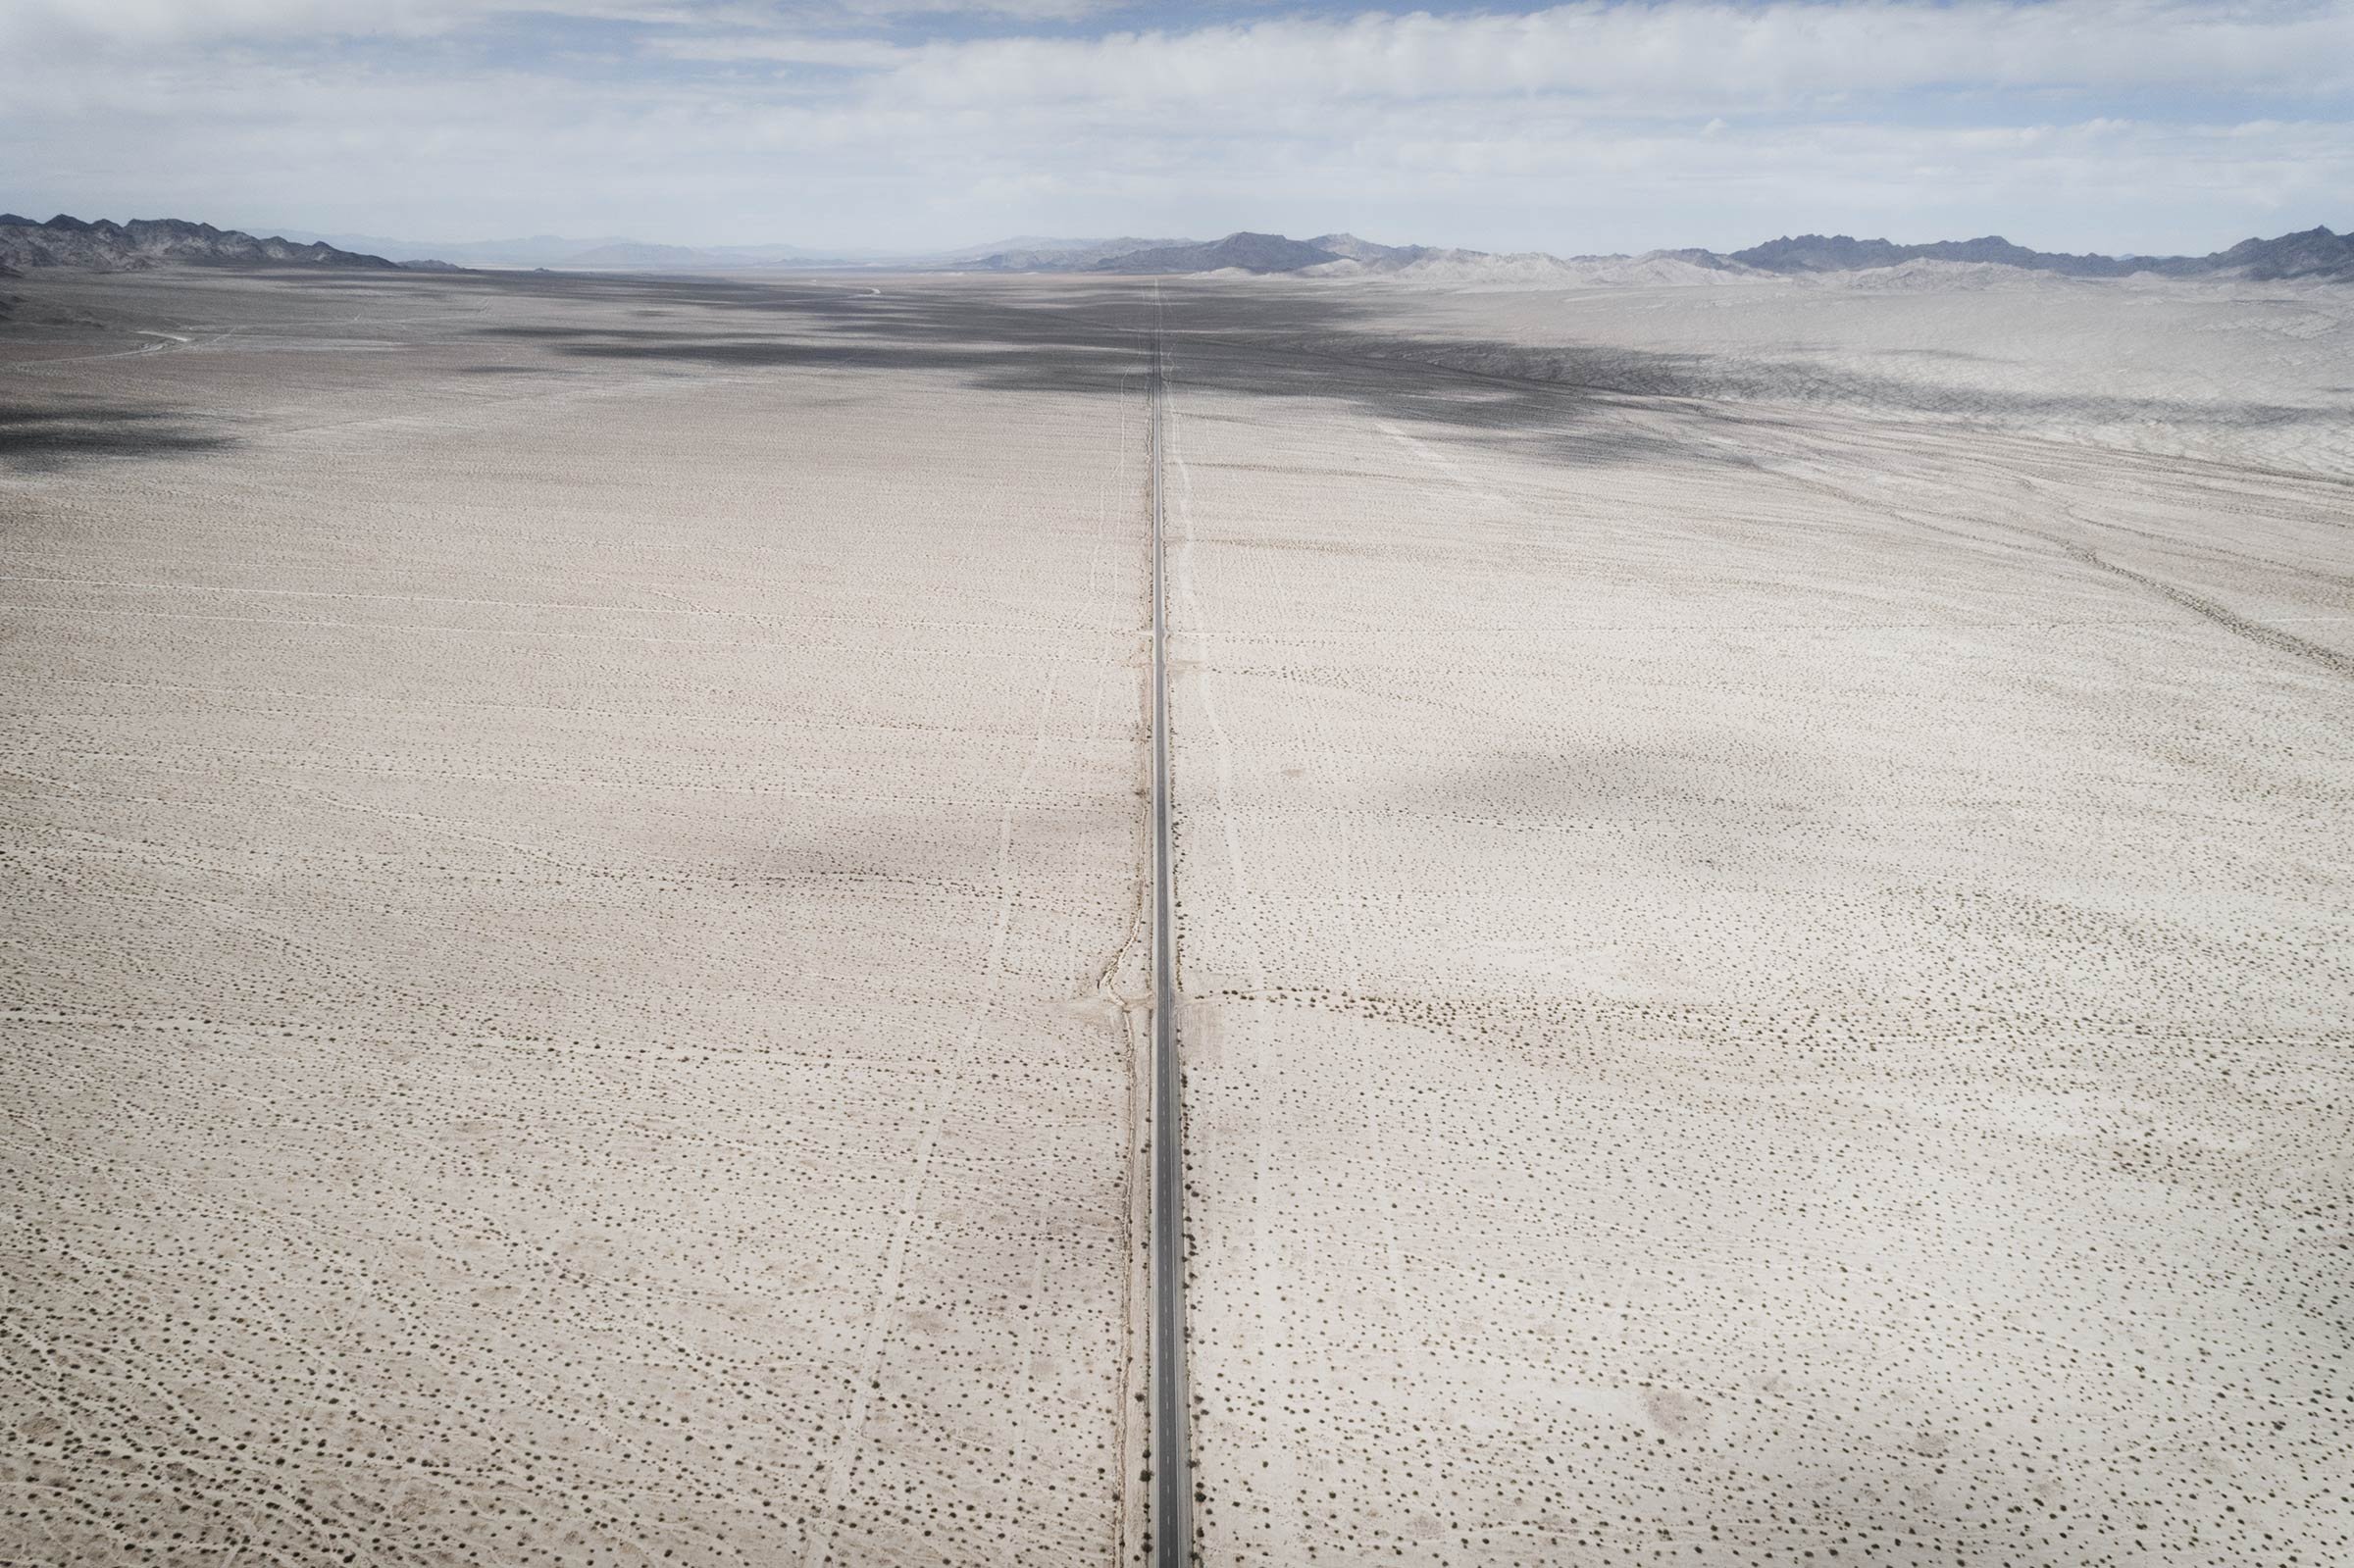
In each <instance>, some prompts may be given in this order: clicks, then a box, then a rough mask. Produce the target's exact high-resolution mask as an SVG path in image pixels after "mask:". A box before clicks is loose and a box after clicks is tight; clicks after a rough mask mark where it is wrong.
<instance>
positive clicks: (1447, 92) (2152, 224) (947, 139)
mask: <svg viewBox="0 0 2354 1568" xmlns="http://www.w3.org/2000/svg"><path fill="white" fill-rule="evenodd" d="M0 61H5V62H7V65H6V69H5V71H4V72H0V145H5V146H6V147H7V148H8V152H7V155H6V157H5V158H4V159H0V207H8V208H13V209H15V210H18V211H25V212H29V213H31V215H32V216H34V217H46V216H48V214H49V213H51V212H53V211H59V210H63V211H69V212H73V213H76V214H77V215H80V216H83V217H100V216H103V217H116V218H125V217H134V216H136V217H162V216H173V217H190V218H201V219H205V220H209V221H212V222H215V223H220V224H224V225H229V226H233V227H239V228H262V227H267V228H302V229H311V230H324V231H330V232H364V233H374V234H389V235H395V236H399V237H403V238H419V239H428V238H439V239H479V238H491V237H506V236H509V235H515V234H525V233H534V232H543V231H552V232H558V233H565V234H573V235H583V236H595V235H607V234H626V235H630V236H634V237H639V238H646V239H659V240H668V241H673V242H681V243H701V244H715V243H745V244H749V243H761V242H769V241H784V242H789V243H798V244H804V245H812V246H818V247H836V246H865V247H876V248H912V247H926V246H947V245H953V244H962V243H968V242H976V241H981V240H987V239H992V238H997V237H1000V236H1004V235H1011V234H1017V233H1050V234H1117V233H1127V234H1143V235H1163V234H1169V235H1175V234H1184V235H1193V236H1215V235H1217V234H1220V233H1223V232H1225V231H1227V230H1230V229H1234V228H1269V229H1281V230H1285V231H1288V232H1291V233H1294V234H1310V233H1315V232H1318V231H1321V230H1326V229H1333V228H1350V229H1354V230H1356V232H1358V233H1361V234H1365V235H1367V236H1369V237H1372V238H1376V239H1384V240H1390V241H1421V242H1427V243H1443V244H1462V245H1474V246H1479V247H1482V248H1488V249H1544V250H1551V251H1555V252H1559V253H1572V252H1591V251H1614V250H1641V249H1646V248H1650V247H1654V246H1663V245H1689V244H1702V245H1711V246H1717V247H1723V248H1731V247H1735V246H1738V245H1742V244H1748V243H1752V242H1755V241H1756V240H1759V239H1761V238H1766V237H1770V236H1772V235H1774V234H1778V233H1783V232H1793V231H1803V230H1808V229H1818V230H1825V231H1847V232H1852V233H1858V234H1883V233H1884V234H1888V235H1890V236H1892V237H1896V238H1900V239H1925V238H1945V237H1957V236H1966V235H1971V234H1978V233H1986V232H2000V233H2004V234H2007V235H2008V236H2010V237H2011V238H2013V239H2016V240H2019V241H2021V242H2022V243H2028V244H2034V245H2039V246H2043V247H2046V248H2065V249H2102V250H2127V251H2192V252H2204V251H2207V250H2211V249H2215V248H2218V247H2219V246H2222V245H2225V244H2228V243H2230V242H2231V241H2233V240H2236V239H2239V238H2242V237H2244V236H2246V235H2248V234H2252V233H2267V234H2270V233H2276V232H2279V231H2281V230H2283V229H2287V228H2310V227H2311V226H2313V225H2314V224H2317V223H2327V224H2328V225H2330V226H2331V227H2332V228H2346V227H2347V226H2348V225H2349V224H2350V223H2354V0H2343V3H2310V0H2280V3H2273V0H2243V3H2234V4H2204V5H2193V4H2181V3H2170V0H2036V3H2024V4H1975V3H1953V4H1929V3H1918V0H1863V3H1787V4H1785V3H1775V4H1728V3H1720V0H1650V3H1641V0H1628V3H1601V0H1595V3H1581V4H1572V5H1564V6H1557V7H1552V8H1549V9H1543V10H1516V9H1497V8H1461V9H1458V8H1455V7H1451V6H1441V7H1434V8H1432V9H1427V10H1413V11H1406V10H1398V11H1380V10H1367V9H1362V8H1361V7H1359V6H1357V5H1338V4H1314V3H1310V4H1305V5H1251V4H1188V3H1185V0H1157V3H1147V4H1135V5H1129V4H1121V3H1118V0H782V3H780V0H0Z"/></svg>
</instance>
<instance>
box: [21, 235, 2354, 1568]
mask: <svg viewBox="0 0 2354 1568" xmlns="http://www.w3.org/2000/svg"><path fill="white" fill-rule="evenodd" d="M0 294H5V295H6V296H8V303H7V312H8V314H7V315H6V317H5V318H0V577H4V578H5V582H4V584H0V605H4V607H0V669H4V670H5V679H0V752H4V755H0V876H4V877H5V878H6V893H5V896H4V897H0V1032H4V1033H5V1048H4V1050H0V1112H5V1116H4V1117H0V1194H4V1196H5V1204H4V1207H0V1215H4V1216H5V1218H4V1220H0V1433H5V1435H6V1438H7V1443H6V1449H5V1455H4V1457H0V1562H7V1563H12V1564H14V1563H25V1564H53V1563H54V1564H113V1563H159V1564H182V1563H185V1564H214V1565H222V1568H227V1565H232V1564H245V1565H259V1564H289V1565H291V1564H306V1565H307V1564H313V1563H342V1562H351V1563H362V1564H379V1563H382V1564H403V1565H406V1564H419V1565H423V1564H435V1565H438V1564H501V1565H520V1564H534V1563H537V1564H549V1563H584V1564H586V1563H599V1564H638V1563H644V1564H654V1563H677V1564H747V1565H768V1564H793V1565H807V1568H822V1565H825V1564H829V1563H832V1564H935V1563H937V1564H986V1563H1009V1564H1066V1563H1070V1564H1077V1563H1118V1562H1123V1561H1136V1560H1139V1559H1140V1558H1141V1555H1142V1552H1143V1550H1144V1543H1145V1541H1146V1539H1147V1536H1146V1532H1147V1531H1148V1529H1149V1527H1150V1521H1149V1520H1148V1519H1147V1518H1146V1517H1145V1509H1144V1502H1145V1491H1144V1488H1143V1486H1142V1484H1141V1482H1142V1477H1143V1476H1144V1474H1145V1472H1146V1471H1147V1470H1148V1469H1149V1468H1150V1464H1151V1456H1149V1455H1147V1454H1146V1452H1145V1451H1144V1444H1145V1441H1146V1426H1145V1419H1144V1417H1145V1412H1144V1376H1143V1374H1144V1356H1145V1351H1146V1346H1145V1342H1144V1336H1143V1330H1142V1325H1143V1318H1144V1315H1143V1307H1144V1292H1145V1290H1146V1275H1147V1268H1148V1264H1149V1262H1150V1260H1149V1259H1148V1258H1147V1257H1146V1255H1145V1248H1144V1242H1145V1227H1144V1223H1143V1220H1144V1203H1145V1196H1146V1194H1145V1192H1144V1190H1143V1188H1142V1186H1141V1183H1142V1178H1143V1171H1144V1164H1143V1157H1144V1153H1145V1148H1144V1142H1143V1139H1144V1135H1145V1129H1146V1127H1147V1115H1146V1112H1147V1107H1146V1105H1145V1103H1144V1098H1145V1091H1146V1087H1147V1082H1146V1077H1145V1075H1144V1072H1143V1067H1144V1058H1143V1051H1144V1044H1145V1037H1146V1027H1145V1008H1146V1005H1147V1003H1148V1002H1149V1000H1150V982H1149V977H1148V974H1147V964H1146V949H1147V941H1146V938H1147V933H1148V924H1149V919H1150V900H1149V897H1148V879H1149V855H1148V848H1149V844H1148V832H1147V821H1146V815H1145V805H1144V802H1145V794H1144V789H1145V784H1146V758H1147V745H1146V742H1147V729H1148V726H1147V716H1148V712H1149V705H1148V700H1147V698H1148V692H1147V682H1148V672H1149V669H1150V662H1151V661H1150V638H1149V627H1150V624H1151V604H1150V588H1149V583H1150V574H1151V533H1150V528H1149V522H1148V518H1149V502H1148V497H1149V494H1150V490H1151V466H1152V453H1151V449H1150V446H1149V443H1148V430H1149V418H1150V415H1149V398H1148V381H1149V377H1148V373H1149V370H1150V367H1151V363H1152V360H1153V353H1154V342H1155V333H1156V332H1157V333H1158V334H1159V338H1158V341H1159V345H1160V346H1159V354H1160V358H1161V361H1162V363H1163V364H1164V365H1165V369H1166V401H1165V417H1164V418H1165V423H1164V427H1163V450H1162V452H1161V454H1160V479H1161V484H1162V489H1163V495H1164V498H1165V514H1166V515H1165V531H1166V547H1165V548H1166V554H1165V568H1166V572H1167V575H1168V583H1169V600H1168V607H1167V610H1168V619H1169V625H1170V637H1169V643H1168V655H1169V660H1170V668H1171V684H1170V701H1171V725H1170V738H1171V759H1172V773H1173V791H1174V798H1173V812H1174V827H1175V838H1176V848H1177V857H1178V859H1177V877H1176V898H1177V907H1178V922H1177V938H1178V943H1177V951H1178V961H1179V970H1180V976H1179V978H1180V988H1181V992H1182V996H1181V999H1180V1003H1179V1011H1178V1036H1179V1042H1180V1047H1181V1050H1182V1052H1183V1058H1184V1062H1185V1070H1186V1088H1185V1104H1184V1111H1185V1118H1186V1129H1187V1131H1186V1145H1185V1157H1186V1162H1187V1169H1188V1172H1189V1182H1188V1221H1189V1228H1190V1236H1189V1250H1188V1255H1187V1257H1186V1259H1185V1276H1186V1280H1187V1288H1188V1302H1189V1310H1190V1314H1191V1318H1190V1323H1191V1335H1190V1340H1189V1344H1188V1358H1189V1377H1190V1382H1191V1393H1192V1400H1193V1426H1194V1435H1195V1452H1194V1454H1193V1461H1194V1467H1195V1477H1196V1484H1197V1493H1196V1495H1197V1499H1198V1503H1197V1508H1196V1513H1195V1519H1194V1527H1195V1550H1196V1552H1197V1553H1198V1556H1199V1558H1200V1560H1201V1561H1202V1562H1203V1563H1204V1564H1207V1565H1213V1568H1239V1565H1243V1564H1251V1565H1265V1568H1297V1565H1300V1564H1305V1563H1311V1562H1327V1563H1357V1562H1399V1563H1419V1564H1458V1565H1486V1564H1532V1565H1533V1564H1593V1565H1602V1564H1636V1563H1647V1564H1648V1563H1669V1562H1678V1563H1680V1562H1694V1563H1727V1564H1730V1563H1743V1564H1763V1563H1776V1564H1792V1565H1799V1564H1815V1565H1821V1564H1826V1563H1830V1562H1833V1561H1855V1562H1879V1563H1890V1564H1917V1563H1918V1564H1924V1565H1926V1564H1965V1565H1975V1564H1986V1565H1994V1564H2005V1565H2020V1564H2054V1565H2059V1564H2069V1565H2074V1564H2084V1565H2091V1564H2121V1565H2153V1568H2155V1565H2191V1564H2221V1563H2262V1564H2289V1563H2295V1564H2308V1565H2326V1564H2329V1563H2333V1562H2343V1561H2346V1560H2348V1559H2349V1558H2354V1458H2350V1456H2354V1402H2350V1401H2354V1380H2350V1379H2349V1373H2350V1372H2354V1338H2350V1337H2349V1324H2348V1320H2347V1317H2348V1310H2349V1303H2350V1302H2354V1207H2350V1201H2349V1200H2350V1196H2354V1192H2350V1188H2354V1139H2350V1138H2349V1136H2348V1135H2349V1127H2348V1107H2349V1105H2350V1104H2354V1062H2350V1061H2349V1049H2350V1048H2354V1025H2350V1024H2349V1018H2350V1017H2354V1005H2350V1004H2354V835H2350V834H2349V833H2348V832H2347V827H2346V825H2347V820H2348V813H2347V808H2348V806H2349V804H2350V799H2349V796H2350V795H2354V701H2350V700H2349V698H2350V697H2354V547H2350V546H2354V535H2350V533H2349V529H2350V526H2354V504H2350V503H2354V379H2349V374H2348V372H2347V371H2346V369H2345V367H2346V366H2347V365H2349V364H2354V289H2348V288H2345V287H2343V286H2332V285H2328V284H2318V285H2316V284H2255V283H2244V282H2241V283H2220V282H2204V281H2202V282H2167V283H2155V282H2144V281H2137V280H2132V279H2124V280H2100V281H2091V280H2081V279H2064V278H2041V277H2024V276H2022V277H2019V278H2005V277H2002V276H2000V275H1999V270H1987V269H1968V268H1938V267H1932V266H1913V267H1908V268H1903V269H1893V270H1889V271H1888V272H1887V273H1886V274H1885V275H1884V276H1881V275H1871V274H1862V275H1855V276H1854V277H1851V278H1842V279H1838V280H1832V281H1825V280H1819V279H1804V278H1801V279H1775V280H1771V281H1766V282H1750V283H1742V284H1736V285H1728V286H1724V287H1704V286H1698V285H1684V286H1641V285H1624V286H1618V287H1607V288H1605V287H1597V288H1582V289H1552V290H1536V289H1491V288H1476V287H1407V286H1399V285H1391V284H1384V283H1379V282H1371V281H1339V280H1333V281H1322V282H1304V281H1274V280H1266V279H1251V278H1184V279H1163V280H1160V281H1157V282H1155V281H1152V280H1148V279H1127V278H959V277H953V276H915V277H885V276H870V275H855V276H844V277H839V278H827V277H794V278H728V279H698V278H627V277H578V276H575V277H566V276H553V275H550V276H537V275H492V274H470V275H400V274H347V275H338V276H332V277H331V276H320V275H290V274H278V273H236V272H228V271H218V272H211V271H197V270H186V271H157V272H151V273H143V274H132V275H123V276H89V275H72V274H63V273H60V274H45V275H41V276H37V277H34V278H25V279H9V280H5V281H4V282H0Z"/></svg>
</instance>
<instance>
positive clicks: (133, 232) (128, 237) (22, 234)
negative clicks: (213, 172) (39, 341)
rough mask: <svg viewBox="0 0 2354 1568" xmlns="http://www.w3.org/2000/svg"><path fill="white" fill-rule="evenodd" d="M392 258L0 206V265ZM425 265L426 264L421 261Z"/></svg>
mask: <svg viewBox="0 0 2354 1568" xmlns="http://www.w3.org/2000/svg"><path fill="white" fill-rule="evenodd" d="M401 265H402V264H401V263H399V262H392V261H387V260H385V259H384V257H382V256H370V255H366V254H364V253H361V252H358V251H348V250H337V249H336V248H335V247H334V246H333V245H327V244H319V243H310V244H305V243H301V242H299V241H296V240H291V239H285V238H282V237H280V236H276V235H273V236H270V237H268V238H261V237H257V236H255V235H253V234H248V233H245V232H243V231H242V230H239V229H234V228H214V227H213V226H212V225H210V224H194V223H189V222H186V221H185V220H183V219H179V218H133V219H131V220H130V221H129V222H128V223H122V224H118V223H115V222H113V221H111V220H109V219H104V218H101V219H97V220H95V221H92V222H84V221H83V220H81V219H79V218H75V217H71V216H69V215H67V214H65V213H59V214H58V215H57V216H56V217H54V218H51V219H49V220H48V221H47V222H45V223H43V222H39V221H36V220H34V219H30V218H24V217H20V216H19V215H17V214H15V213H0V269H6V270H8V271H10V272H13V273H23V272H25V271H27V270H29V269H32V268H36V267H77V268H82V269H85V270H87V271H90V272H104V273H119V272H131V271H135V270H137V269H140V268H146V267H277V266H302V267H358V268H384V269H386V270H394V269H397V268H399V267H400V266H401ZM426 265H427V266H429V267H430V266H432V265H433V264H430V263H429V264H426Z"/></svg>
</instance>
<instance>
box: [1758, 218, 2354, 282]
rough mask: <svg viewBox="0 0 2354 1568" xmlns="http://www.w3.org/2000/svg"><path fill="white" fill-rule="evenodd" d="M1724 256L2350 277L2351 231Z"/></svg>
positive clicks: (1851, 264)
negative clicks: (2103, 251)
mask: <svg viewBox="0 0 2354 1568" xmlns="http://www.w3.org/2000/svg"><path fill="white" fill-rule="evenodd" d="M1725 259H1726V260H1728V261H1732V262H1736V263H1739V264H1740V265H1742V266H1744V267H1754V268H1756V269H1758V270H1759V271H1760V272H1768V273H1852V272H1862V271H1866V270H1868V269H1871V268H1877V267H1897V266H1902V265H1903V264H1904V263H1906V262H1910V261H1942V262H1965V263H1970V262H1976V263H1990V264H1992V265H1994V266H1998V267H2020V268H2024V269H2026V270H2027V271H2029V272H2038V273H2059V274H2061V275H2063V276H2064V277H2069V278H2124V277H2127V276H2129V275H2131V274H2134V273H2157V274H2160V275H2162V276H2165V277H2169V278H2204V277H2213V276H2217V275H2229V276H2233V277H2239V278H2258V279H2272V278H2354V235H2348V234H2333V233H2331V232H2330V231H2329V230H2328V229H2327V228H2308V229H2306V230H2304V231H2303V232H2302V233H2294V234H2282V235H2280V236H2279V237H2278V238H2277V239H2243V240H2241V241H2240V242H2239V243H2238V244H2236V245H2234V246H2232V247H2231V248H2230V249H2229V250H2219V251H2216V252H2214V253H2213V254H2212V255H2207V256H2072V255H2069V254H2067V253H2065V252H2060V251H2047V250H2029V249H2027V248H2026V247H2025V246H2024V245H2014V244H2012V243H2011V241H2009V240H2007V239H2005V238H2003V237H2002V236H2001V235H1999V234H1989V235H1987V236H1986V237H1985V238H1983V239H1943V240H1939V241H1937V242H1936V243H1934V244H1929V245H1892V244H1890V243H1889V242H1888V241H1887V240H1884V239H1851V238H1849V237H1848V236H1847V235H1845V234H1799V235H1797V236H1795V237H1791V236H1784V237H1783V238H1781V239H1769V240H1767V241H1766V243H1765V244H1763V245H1753V246H1751V247H1750V248H1749V249H1747V250H1737V251H1734V252H1733V253H1732V254H1731V255H1730V256H1729V257H1726V258H1725Z"/></svg>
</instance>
